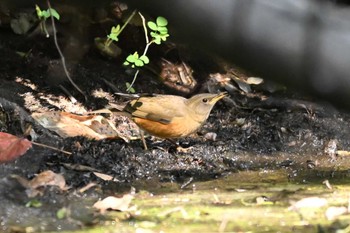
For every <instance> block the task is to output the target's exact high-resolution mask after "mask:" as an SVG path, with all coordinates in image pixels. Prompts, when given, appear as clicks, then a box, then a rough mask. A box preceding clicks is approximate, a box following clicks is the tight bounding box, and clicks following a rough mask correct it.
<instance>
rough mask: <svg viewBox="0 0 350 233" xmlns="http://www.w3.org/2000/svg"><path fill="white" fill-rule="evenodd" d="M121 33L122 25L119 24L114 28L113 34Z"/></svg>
mask: <svg viewBox="0 0 350 233" xmlns="http://www.w3.org/2000/svg"><path fill="white" fill-rule="evenodd" d="M119 31H120V25H119V24H118V25H117V26H116V27H112V29H111V34H118V33H119Z"/></svg>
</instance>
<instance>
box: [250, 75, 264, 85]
mask: <svg viewBox="0 0 350 233" xmlns="http://www.w3.org/2000/svg"><path fill="white" fill-rule="evenodd" d="M246 82H247V83H248V84H253V85H259V84H261V83H262V82H264V79H262V78H258V77H249V78H248V79H247V81H246Z"/></svg>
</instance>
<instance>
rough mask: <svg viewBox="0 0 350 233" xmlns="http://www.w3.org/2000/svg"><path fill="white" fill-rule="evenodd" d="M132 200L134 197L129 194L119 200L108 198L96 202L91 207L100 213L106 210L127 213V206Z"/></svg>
mask: <svg viewBox="0 0 350 233" xmlns="http://www.w3.org/2000/svg"><path fill="white" fill-rule="evenodd" d="M133 198H134V196H133V195H131V194H125V195H124V196H123V197H121V198H118V197H113V196H109V197H106V198H105V199H103V200H101V201H97V202H96V203H95V204H94V205H93V207H94V208H96V209H98V210H100V212H102V213H103V212H105V211H106V210H108V209H112V210H119V211H127V210H129V205H130V203H131V200H132V199H133Z"/></svg>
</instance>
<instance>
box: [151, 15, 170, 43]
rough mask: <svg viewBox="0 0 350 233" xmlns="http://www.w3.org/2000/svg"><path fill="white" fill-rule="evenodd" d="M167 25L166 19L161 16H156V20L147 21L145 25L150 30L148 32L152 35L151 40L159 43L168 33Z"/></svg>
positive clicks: (164, 39)
mask: <svg viewBox="0 0 350 233" xmlns="http://www.w3.org/2000/svg"><path fill="white" fill-rule="evenodd" d="M167 25H168V21H167V20H166V19H165V18H163V17H158V18H157V20H156V22H152V21H149V22H148V23H147V26H148V27H149V28H150V29H151V30H152V32H150V35H151V36H152V38H153V40H152V41H151V43H152V42H154V43H156V44H158V45H160V44H161V43H162V41H166V39H167V37H168V36H169V34H168V28H167V27H166V26H167Z"/></svg>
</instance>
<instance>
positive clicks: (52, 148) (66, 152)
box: [31, 141, 72, 155]
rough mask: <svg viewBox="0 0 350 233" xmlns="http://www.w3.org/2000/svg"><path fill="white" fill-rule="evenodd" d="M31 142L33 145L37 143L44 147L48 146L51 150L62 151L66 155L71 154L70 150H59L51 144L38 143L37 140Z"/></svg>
mask: <svg viewBox="0 0 350 233" xmlns="http://www.w3.org/2000/svg"><path fill="white" fill-rule="evenodd" d="M31 143H32V144H34V145H37V146H41V147H46V148H50V149H51V150H55V151H59V152H62V153H65V154H67V155H71V154H72V153H71V152H68V151H65V150H60V149H58V148H55V147H52V146H48V145H45V144H41V143H38V142H33V141H32V142H31Z"/></svg>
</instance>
